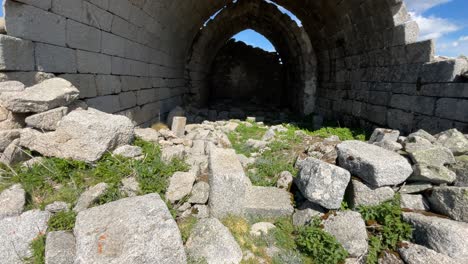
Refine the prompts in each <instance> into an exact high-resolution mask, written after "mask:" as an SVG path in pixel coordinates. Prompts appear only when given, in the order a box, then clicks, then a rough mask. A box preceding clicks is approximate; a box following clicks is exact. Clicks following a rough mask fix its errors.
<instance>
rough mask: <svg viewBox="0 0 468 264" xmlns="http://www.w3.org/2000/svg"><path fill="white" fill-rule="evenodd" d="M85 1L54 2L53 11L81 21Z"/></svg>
mask: <svg viewBox="0 0 468 264" xmlns="http://www.w3.org/2000/svg"><path fill="white" fill-rule="evenodd" d="M83 2H84V1H83V0H78V1H77V0H52V8H51V11H52V12H53V13H55V14H58V15H61V16H64V17H66V18H72V19H74V20H77V21H81V17H82V13H83Z"/></svg>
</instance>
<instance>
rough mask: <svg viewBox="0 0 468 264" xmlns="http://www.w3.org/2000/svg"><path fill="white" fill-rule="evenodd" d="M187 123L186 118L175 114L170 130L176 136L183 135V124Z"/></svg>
mask: <svg viewBox="0 0 468 264" xmlns="http://www.w3.org/2000/svg"><path fill="white" fill-rule="evenodd" d="M186 124H187V118H186V117H182V116H175V117H174V118H173V119H172V126H171V130H172V132H174V134H175V135H176V136H178V137H183V136H184V134H185V125H186Z"/></svg>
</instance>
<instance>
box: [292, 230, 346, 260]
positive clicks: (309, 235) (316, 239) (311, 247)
mask: <svg viewBox="0 0 468 264" xmlns="http://www.w3.org/2000/svg"><path fill="white" fill-rule="evenodd" d="M318 223H319V221H313V222H312V223H311V224H309V225H307V226H305V227H302V228H300V229H299V230H298V235H297V238H296V244H297V246H298V248H299V250H300V251H301V252H303V253H304V254H306V255H308V256H310V257H311V258H312V260H313V261H314V263H330V264H337V263H341V262H343V261H344V260H345V259H346V257H347V256H348V252H347V251H346V250H345V249H344V248H343V246H342V245H341V244H340V243H338V241H336V239H335V238H334V237H333V236H332V235H330V234H328V233H327V232H325V231H323V230H322V228H321V227H320V226H319V225H318Z"/></svg>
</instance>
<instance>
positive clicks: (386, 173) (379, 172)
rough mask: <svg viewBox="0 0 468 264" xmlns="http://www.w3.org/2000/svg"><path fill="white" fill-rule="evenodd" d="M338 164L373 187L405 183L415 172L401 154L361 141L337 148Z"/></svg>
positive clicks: (346, 142) (340, 145) (347, 143)
mask: <svg viewBox="0 0 468 264" xmlns="http://www.w3.org/2000/svg"><path fill="white" fill-rule="evenodd" d="M337 148H338V163H339V165H340V166H341V167H343V168H345V169H347V170H349V172H351V173H352V174H353V175H355V176H357V177H359V178H361V179H362V180H364V181H365V182H367V183H368V184H370V185H371V186H375V187H382V186H389V185H396V184H400V183H402V182H404V181H405V180H406V179H408V177H409V176H410V175H411V173H412V172H413V169H412V168H411V165H410V164H409V162H408V160H406V159H405V158H404V157H402V156H400V155H399V154H397V153H395V152H392V151H388V150H386V149H383V148H380V147H377V146H374V145H370V144H367V143H364V142H361V141H345V142H343V143H341V144H339V145H338V146H337Z"/></svg>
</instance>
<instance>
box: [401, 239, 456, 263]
mask: <svg viewBox="0 0 468 264" xmlns="http://www.w3.org/2000/svg"><path fill="white" fill-rule="evenodd" d="M401 244H402V245H403V246H402V247H400V248H398V253H400V256H401V258H402V259H403V260H404V261H405V263H407V264H459V263H460V262H458V261H456V260H455V259H453V258H451V257H449V256H446V255H444V254H440V253H437V252H436V251H434V250H432V249H429V248H427V247H424V246H420V245H417V244H413V243H410V242H406V241H404V242H402V243H401Z"/></svg>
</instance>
